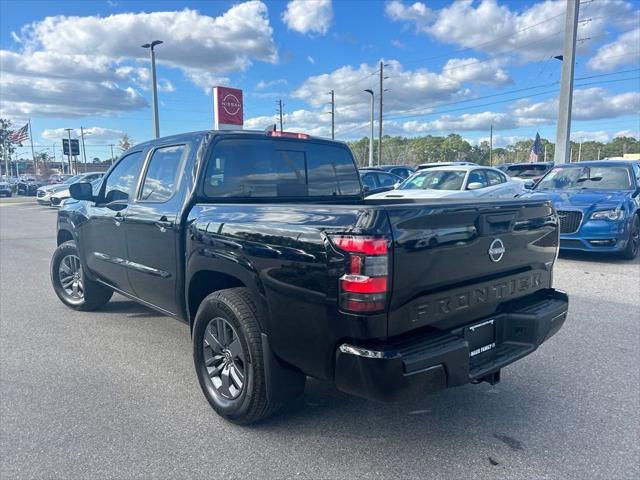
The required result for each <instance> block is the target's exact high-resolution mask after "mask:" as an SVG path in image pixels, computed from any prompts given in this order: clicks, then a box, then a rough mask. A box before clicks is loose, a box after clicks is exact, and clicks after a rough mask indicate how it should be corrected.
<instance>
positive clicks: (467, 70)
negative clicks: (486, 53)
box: [442, 58, 513, 85]
mask: <svg viewBox="0 0 640 480" xmlns="http://www.w3.org/2000/svg"><path fill="white" fill-rule="evenodd" d="M442 74H443V75H444V76H445V77H447V78H450V79H452V80H455V81H458V82H461V83H462V82H474V83H481V84H490V85H505V84H508V83H513V81H512V80H511V78H509V75H507V73H506V72H505V71H504V70H503V69H502V68H500V62H499V60H491V61H488V62H486V61H480V60H478V59H476V58H451V59H449V60H448V61H447V63H446V64H445V66H444V68H443V69H442Z"/></svg>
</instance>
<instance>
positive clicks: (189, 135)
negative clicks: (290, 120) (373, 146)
mask: <svg viewBox="0 0 640 480" xmlns="http://www.w3.org/2000/svg"><path fill="white" fill-rule="evenodd" d="M290 133H303V132H290ZM207 134H211V135H214V136H218V135H222V136H224V135H247V136H249V135H251V136H263V137H264V138H273V139H277V140H282V139H285V140H298V139H295V138H288V137H269V136H267V131H265V130H198V131H195V132H185V133H177V134H175V135H169V136H166V137H160V138H156V139H152V140H147V141H146V142H140V143H137V144H136V145H133V146H132V147H131V148H129V150H127V151H131V150H134V149H135V150H138V149H141V148H146V147H148V146H151V145H157V144H167V143H172V142H184V141H186V140H194V139H195V138H197V137H203V136H205V135H207ZM305 135H308V134H306V133H305ZM308 136H309V138H308V139H307V140H320V141H323V142H329V143H339V144H342V145H346V143H345V142H341V141H339V140H331V139H330V138H323V137H316V136H313V135H308ZM300 140H302V139H300Z"/></svg>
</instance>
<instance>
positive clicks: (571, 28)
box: [554, 0, 580, 163]
mask: <svg viewBox="0 0 640 480" xmlns="http://www.w3.org/2000/svg"><path fill="white" fill-rule="evenodd" d="M579 10H580V0H567V16H566V19H565V25H564V54H563V56H562V78H561V80H560V99H559V101H558V105H559V110H558V125H557V129H556V150H555V154H554V161H555V163H565V162H566V161H567V153H569V151H570V141H569V138H570V136H571V106H572V103H573V71H574V67H575V55H576V33H577V31H578V13H579Z"/></svg>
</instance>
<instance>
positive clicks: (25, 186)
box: [16, 177, 44, 196]
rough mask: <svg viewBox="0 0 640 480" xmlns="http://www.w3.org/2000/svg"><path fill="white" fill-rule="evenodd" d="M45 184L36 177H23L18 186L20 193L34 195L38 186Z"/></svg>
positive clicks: (17, 190)
mask: <svg viewBox="0 0 640 480" xmlns="http://www.w3.org/2000/svg"><path fill="white" fill-rule="evenodd" d="M43 185H44V182H41V181H39V180H37V179H36V178H35V177H22V178H21V179H20V181H19V182H18V185H17V186H16V193H17V194H18V195H26V196H34V195H36V192H37V190H38V188H40V187H41V186H43Z"/></svg>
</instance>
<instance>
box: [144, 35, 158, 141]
mask: <svg viewBox="0 0 640 480" xmlns="http://www.w3.org/2000/svg"><path fill="white" fill-rule="evenodd" d="M161 43H163V42H162V40H154V41H152V42H151V43H145V44H144V45H142V48H148V49H149V50H150V52H151V95H152V100H153V132H154V133H155V136H156V138H158V137H159V136H160V126H159V125H158V91H157V87H156V53H155V50H154V49H153V47H155V46H156V45H160V44H161Z"/></svg>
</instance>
